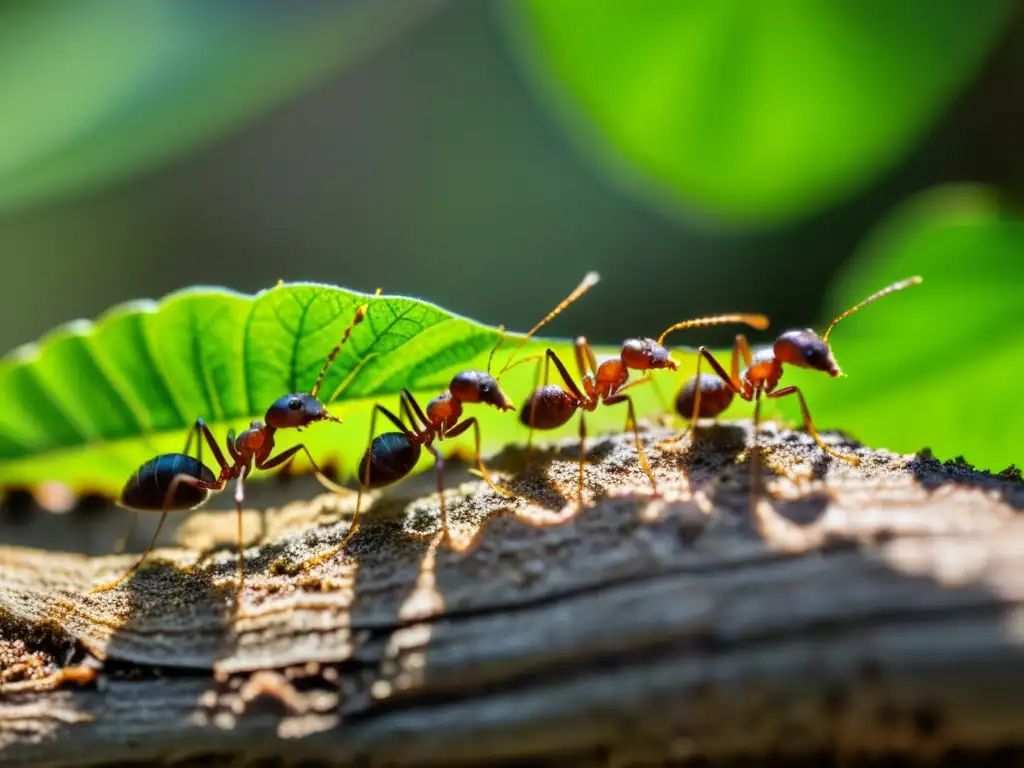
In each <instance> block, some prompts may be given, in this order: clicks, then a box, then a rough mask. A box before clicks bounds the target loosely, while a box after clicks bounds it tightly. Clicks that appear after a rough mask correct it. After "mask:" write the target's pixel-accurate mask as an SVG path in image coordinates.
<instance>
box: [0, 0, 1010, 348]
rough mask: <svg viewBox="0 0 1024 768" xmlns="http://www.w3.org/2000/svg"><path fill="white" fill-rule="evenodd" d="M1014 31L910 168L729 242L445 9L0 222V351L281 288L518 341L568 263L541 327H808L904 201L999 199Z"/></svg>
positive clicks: (608, 337)
mask: <svg viewBox="0 0 1024 768" xmlns="http://www.w3.org/2000/svg"><path fill="white" fill-rule="evenodd" d="M1021 19H1022V15H1021V14H1020V13H1017V14H1016V18H1015V20H1014V22H1013V24H1012V25H1011V27H1010V29H1009V30H1008V32H1007V33H1006V34H1005V36H1004V38H1003V40H1002V42H1001V43H1000V44H999V45H998V46H997V48H996V50H995V52H994V53H993V55H991V56H990V58H989V60H988V62H987V63H986V65H985V66H984V67H983V70H982V72H981V74H980V75H979V76H977V77H976V78H974V79H973V82H972V83H971V85H970V86H969V87H968V88H967V89H966V91H964V92H963V93H961V94H960V95H959V96H957V97H956V98H955V99H954V102H953V104H952V106H951V107H950V108H949V109H948V110H947V111H946V113H945V115H944V116H943V117H942V119H941V120H940V121H939V122H938V123H937V124H936V125H935V126H934V127H933V128H932V129H931V130H930V131H929V132H928V134H927V136H926V138H925V140H924V141H923V142H921V143H920V144H919V145H918V146H917V148H916V149H915V150H914V151H913V152H912V153H911V154H910V156H909V157H906V158H905V159H904V160H903V161H902V162H901V163H899V164H898V165H897V166H896V167H895V168H893V169H891V170H890V171H889V172H888V173H886V174H884V175H883V176H882V177H881V178H880V179H878V180H877V181H876V183H874V184H873V185H871V186H870V187H868V188H867V189H864V190H862V191H861V192H860V193H858V194H856V195H854V196H853V197H852V198H849V199H847V200H846V201H845V202H843V203H842V204H840V205H838V206H835V207H833V208H831V209H829V210H826V211H825V212H824V213H821V214H819V215H815V216H813V217H812V218H810V219H804V220H802V221H800V222H799V223H797V224H793V225H788V226H786V227H783V228H781V229H778V230H776V231H772V232H767V233H766V232H760V233H750V232H739V231H733V230H729V229H727V228H720V229H717V230H715V229H712V228H709V227H707V226H703V225H702V226H697V225H693V224H686V223H684V222H683V221H682V220H681V219H678V218H670V217H669V216H667V215H663V214H662V213H659V212H658V211H656V210H654V209H653V208H652V207H650V206H647V205H645V204H644V203H642V202H639V201H637V200H635V199H633V198H631V197H630V196H628V195H627V194H626V193H625V192H622V191H620V190H619V189H618V188H617V187H615V186H614V185H613V184H611V183H609V182H608V181H607V180H606V179H605V178H604V177H603V176H602V174H601V173H600V172H599V171H598V170H596V169H594V168H593V167H592V166H591V165H590V164H589V163H588V162H587V161H586V158H585V157H583V156H582V153H581V152H579V151H578V150H577V148H576V147H575V146H573V145H572V144H571V142H570V141H569V139H568V138H567V136H566V135H565V134H564V132H563V131H562V130H560V129H559V127H558V126H557V125H556V124H555V122H554V121H553V120H551V119H550V115H548V114H547V113H546V112H545V111H544V109H543V105H542V104H541V103H540V102H539V100H538V98H537V96H536V95H535V93H534V92H533V90H532V89H531V87H530V84H529V83H528V82H527V80H526V78H525V76H524V74H523V73H522V71H521V68H520V67H519V66H517V64H516V61H515V60H514V57H513V54H512V52H511V51H510V50H509V48H508V46H507V45H506V41H505V39H504V36H503V35H502V33H501V30H500V28H499V21H498V18H497V16H496V14H495V13H494V11H493V9H492V8H491V7H490V6H489V5H488V4H484V3H475V2H461V3H459V2H456V3H450V4H447V5H442V6H440V7H439V8H438V9H437V10H436V11H434V12H432V13H429V14H427V15H425V17H424V19H423V20H422V21H421V22H419V23H418V24H416V25H415V26H414V27H413V28H411V29H410V30H408V31H407V32H405V33H404V34H402V35H400V36H399V37H397V38H396V39H394V40H392V41H390V42H389V43H388V44H387V45H386V46H384V47H383V48H381V49H379V50H377V51H375V52H374V53H373V54H372V55H371V56H369V57H368V58H366V59H365V60H364V61H362V62H361V63H359V64H358V65H356V66H354V67H351V68H348V69H346V70H344V71H342V72H340V73H338V74H336V75H332V76H331V77H330V78H329V79H328V80H327V81H326V82H324V83H322V84H320V85H317V86H315V87H313V88H312V89H311V90H307V91H306V92H304V93H303V94H301V95H300V96H298V97H297V98H293V99H291V100H289V101H288V102H287V103H285V104H284V105H283V106H281V107H279V108H277V109H275V110H274V111H273V112H272V113H271V114H270V115H269V116H266V117H264V118H261V119H260V120H259V121H258V122H256V123H253V124H250V125H248V126H246V127H244V128H243V129H241V130H240V131H237V132H235V133H234V134H233V135H231V136H229V137H227V138H224V139H221V140H218V141H216V142H214V143H213V144H212V145H207V146H205V147H203V148H201V149H200V150H199V151H196V152H194V153H192V154H190V155H188V156H187V157H185V158H184V159H182V160H180V161H178V162H173V163H170V164H168V165H164V166H161V167H159V168H157V169H155V170H150V171H147V172H145V173H143V174H142V175H141V176H135V177H132V178H130V179H128V180H124V181H118V182H115V183H113V184H111V185H106V186H103V187H101V188H99V189H93V190H89V191H86V192H80V193H78V194H75V195H73V196H71V197H68V198H64V199H61V200H59V201H56V202H52V203H48V204H43V205H41V206H36V207H33V208H30V209H25V210H21V211H15V212H9V213H0V254H2V255H3V257H2V258H3V262H2V263H3V280H2V281H0V306H3V307H4V314H3V316H4V323H3V325H2V326H0V347H2V348H4V349H7V348H11V347H13V346H15V345H17V344H20V343H23V342H26V341H30V340H33V339H34V338H36V337H37V336H39V335H40V334H41V333H43V332H44V331H46V330H47V329H49V328H50V327H52V326H54V325H56V324H58V323H61V322H64V321H67V320H71V319H74V318H78V317H93V316H95V315H97V314H98V313H100V312H102V311H103V310H105V309H106V308H108V307H109V306H111V305H112V304H115V303H118V302H120V301H123V300H127V299H132V298H137V297H154V298H155V297H159V296H160V295H162V294H164V293H166V292H168V291H171V290H174V289H176V288H180V287H183V286H187V285H192V284H197V283H198V284H213V285H226V286H230V287H232V288H236V289H239V290H243V291H255V290H259V289H261V288H265V287H267V286H269V285H272V284H273V283H274V282H276V281H277V280H278V279H279V278H280V279H285V280H289V281H291V280H316V281H324V282H330V283H336V284H339V285H343V286H346V287H351V288H355V289H360V290H366V291H371V290H373V289H374V288H376V287H378V286H380V287H382V288H384V290H385V291H386V292H391V293H408V294H413V295H417V296H421V297H423V298H426V299H428V300H431V301H434V302H436V303H438V304H440V305H442V306H444V307H446V308H449V309H451V310H453V311H456V312H459V313H461V314H465V315H468V316H470V317H473V318H476V319H479V320H481V321H484V322H488V323H492V324H497V323H505V324H506V325H508V326H510V327H511V328H515V329H526V328H528V327H529V326H530V325H532V324H533V322H534V321H535V320H536V319H538V318H539V317H540V316H541V315H543V314H544V313H545V312H546V311H547V310H548V309H549V308H550V307H551V305H552V304H553V303H554V302H555V301H556V300H557V299H559V298H560V297H561V296H562V295H564V294H565V293H566V291H567V290H568V289H569V288H570V287H571V286H572V285H575V283H576V282H577V281H578V280H579V278H580V277H581V276H582V274H583V272H584V271H586V270H588V269H597V270H599V271H600V272H601V273H602V276H603V278H604V282H603V283H602V284H601V285H600V286H599V287H598V288H597V289H595V290H594V291H592V292H591V294H590V295H588V296H587V298H586V300H585V301H583V302H581V303H579V304H578V305H577V306H576V307H574V308H573V310H572V313H571V316H570V315H569V314H567V315H566V316H565V319H564V320H561V321H559V323H558V324H557V325H555V326H553V327H552V333H553V334H555V335H563V336H565V335H575V334H578V333H584V334H586V335H588V336H589V337H590V338H592V339H594V340H596V341H599V342H604V343H615V342H617V341H618V340H620V339H622V338H623V337H625V336H628V335H635V334H654V333H657V332H658V331H659V330H660V329H661V328H662V327H664V326H666V325H668V324H670V323H672V322H674V321H676V320H680V319H683V318H685V317H690V316H694V315H698V314H704V313H712V312H722V311H730V310H744V311H761V312H765V313H767V314H768V315H770V316H771V317H772V320H773V327H774V328H779V327H783V326H794V325H796V326H804V325H808V324H810V323H813V322H816V321H818V320H819V319H820V317H821V315H822V312H823V309H822V295H823V291H824V290H825V288H826V286H827V285H828V283H829V280H830V278H831V277H832V276H833V274H834V273H835V271H836V269H837V268H838V267H839V266H840V265H841V264H842V263H843V262H844V261H845V260H846V259H848V258H849V257H850V255H851V253H852V252H853V251H854V249H855V247H856V246H857V244H858V243H859V242H860V241H861V240H862V238H863V237H864V236H865V234H866V233H867V232H869V231H870V230H871V228H872V227H874V226H876V225H877V224H878V223H879V222H880V221H881V220H882V219H883V218H884V217H885V215H886V214H887V213H889V212H890V211H891V210H892V209H893V207H894V206H895V205H896V204H898V203H899V202H900V201H901V200H903V199H905V198H906V197H907V196H908V195H910V194H912V193H914V192H916V191H918V190H921V189H924V188H927V187H929V186H932V185H934V184H937V183H940V182H943V181H958V180H967V179H969V180H972V181H980V182H994V183H996V184H998V185H999V186H1001V187H1002V188H1003V189H1004V190H1005V191H1006V192H1008V193H1009V194H1011V195H1014V196H1016V197H1018V198H1019V193H1020V191H1021V188H1022V184H1024V161H1022V159H1021V158H1022V154H1021V152H1020V151H1019V144H1020V141H1021V136H1024V110H1022V109H1021V106H1020V105H1021V104H1024V53H1022V51H1024V46H1022V44H1021V43H1022V41H1024V25H1022V21H1021ZM766 286H768V288H767V289H766ZM570 318H571V319H570ZM731 332H732V331H731V330H728V329H723V330H721V331H720V332H718V333H715V332H709V333H707V334H706V335H705V336H704V337H702V339H701V340H702V341H703V340H705V339H708V340H710V341H712V342H715V343H723V344H724V343H726V341H727V340H728V338H729V335H730V333H731ZM678 341H679V343H684V344H685V343H690V340H689V339H684V338H682V337H680V338H679V340H678Z"/></svg>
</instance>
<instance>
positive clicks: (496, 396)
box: [449, 371, 515, 411]
mask: <svg viewBox="0 0 1024 768" xmlns="http://www.w3.org/2000/svg"><path fill="white" fill-rule="evenodd" d="M449 390H450V391H451V392H452V394H453V395H454V396H455V398H456V399H457V400H461V401H462V402H484V403H486V404H488V406H494V407H495V408H497V409H499V410H500V411H515V406H513V404H512V401H511V400H510V399H509V398H508V397H506V396H505V392H503V391H502V387H501V385H500V384H499V383H498V380H497V379H496V378H495V377H494V376H492V375H490V374H485V373H483V371H463V372H462V373H461V374H456V376H455V378H454V379H452V383H451V384H449Z"/></svg>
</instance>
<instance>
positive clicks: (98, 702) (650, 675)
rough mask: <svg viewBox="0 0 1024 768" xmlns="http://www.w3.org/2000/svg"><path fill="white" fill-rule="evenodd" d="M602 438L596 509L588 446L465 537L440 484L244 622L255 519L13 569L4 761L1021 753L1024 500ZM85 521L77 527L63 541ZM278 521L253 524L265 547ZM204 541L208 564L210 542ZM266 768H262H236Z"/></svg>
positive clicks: (318, 509)
mask: <svg viewBox="0 0 1024 768" xmlns="http://www.w3.org/2000/svg"><path fill="white" fill-rule="evenodd" d="M668 434H669V433H667V432H659V431H657V430H655V431H652V432H650V433H648V434H647V435H646V441H647V443H646V444H647V445H648V451H649V456H650V458H651V463H652V465H653V466H654V468H655V471H656V472H657V475H658V478H659V481H660V484H661V487H660V491H661V495H660V496H659V497H654V496H652V494H651V489H650V486H649V484H647V480H646V478H645V477H644V475H643V474H642V473H641V472H640V471H639V469H638V466H637V462H636V456H635V449H634V446H633V443H632V440H631V438H629V437H628V436H625V437H624V436H615V437H609V438H604V439H600V440H597V441H595V442H594V443H593V445H592V446H591V450H590V451H589V452H588V457H589V458H588V460H589V463H588V464H587V466H586V477H587V492H588V500H589V499H592V498H593V497H595V496H596V497H597V498H596V500H594V501H593V503H588V505H587V507H586V508H585V509H584V510H582V511H581V512H580V511H578V510H576V509H575V507H574V505H573V504H572V496H573V494H574V493H575V481H576V464H575V463H574V461H575V458H576V456H577V453H576V448H575V446H574V445H571V444H570V445H567V446H565V447H564V450H563V451H562V452H561V453H559V452H555V451H550V452H545V453H539V454H537V455H535V456H534V457H533V466H534V469H523V468H522V462H523V459H524V457H523V455H522V454H521V453H519V452H516V451H511V450H510V451H507V452H506V453H505V454H503V455H502V456H500V457H497V458H496V459H495V460H494V467H495V468H496V469H498V470H502V469H505V470H512V469H515V472H514V473H513V472H506V473H505V477H506V479H507V481H508V482H509V483H510V486H511V487H512V488H513V489H514V490H515V491H516V492H517V493H518V494H520V495H521V496H522V497H523V498H520V499H510V498H506V497H503V496H500V495H499V494H496V493H494V492H493V491H491V490H490V489H488V488H487V486H486V485H484V484H483V483H481V482H478V481H476V480H474V479H466V480H465V481H464V482H462V483H460V484H458V485H457V486H456V487H454V488H452V489H451V490H450V491H449V493H448V496H447V499H448V504H449V513H450V516H451V520H452V533H453V540H452V541H451V542H442V541H441V540H440V535H439V510H438V504H437V499H436V496H432V495H430V493H429V490H430V487H431V484H432V483H433V482H434V480H433V477H432V476H431V475H430V474H427V475H424V476H421V477H419V478H415V479H414V480H412V481H410V482H409V483H407V484H405V485H403V486H398V487H397V488H396V489H394V491H393V492H392V493H390V494H388V495H385V496H382V497H379V498H372V497H371V499H370V501H372V502H373V503H372V505H371V507H370V509H369V513H368V515H367V516H366V517H365V518H364V524H363V526H362V528H361V530H360V532H359V533H358V534H357V536H356V537H355V538H354V539H353V540H352V543H351V545H350V547H349V549H348V551H347V552H346V553H345V554H340V555H337V556H335V557H333V558H332V559H330V560H329V561H327V562H326V563H324V564H323V565H320V566H317V567H315V568H313V569H311V570H309V571H305V570H303V569H302V568H301V563H302V562H303V561H304V560H305V559H306V558H309V557H311V556H313V555H315V554H317V553H318V552H322V551H324V550H326V549H327V548H329V547H330V546H331V545H332V544H334V543H336V542H337V541H338V540H339V539H340V537H341V536H342V535H343V534H344V532H345V530H346V529H347V520H346V519H341V520H339V519H338V518H339V517H342V518H344V517H346V515H347V513H348V512H350V510H351V508H352V506H353V505H352V503H351V500H350V499H343V500H342V499H339V498H338V497H333V496H330V495H321V496H318V497H316V498H315V499H314V500H313V501H311V502H300V503H293V504H290V505H286V506H284V507H281V508H280V509H276V510H271V511H270V512H269V513H268V514H267V515H265V517H264V519H265V521H266V530H265V531H264V533H265V538H264V540H263V542H262V543H260V544H258V545H254V546H253V547H252V548H250V549H249V551H248V552H247V561H248V567H247V574H246V584H245V591H244V593H243V594H242V599H241V603H240V604H236V602H235V590H234V585H235V568H236V565H237V558H236V557H235V556H234V554H233V553H232V551H231V549H230V548H228V547H222V548H220V549H215V550H213V551H212V552H211V551H207V552H206V554H197V552H198V550H197V549H196V548H195V547H197V546H200V547H203V548H207V549H208V545H209V541H212V540H218V541H224V540H227V541H230V540H231V535H232V532H233V530H234V521H233V518H232V516H231V515H226V514H222V513H217V514H214V513H207V514H205V515H197V516H195V517H193V518H192V519H191V521H190V524H189V525H188V526H187V530H186V531H185V538H186V539H187V540H189V541H190V542H191V543H192V545H193V548H167V549H162V550H159V551H158V553H157V556H156V557H155V558H154V561H153V562H152V563H151V564H150V566H149V567H147V568H145V569H143V570H142V571H141V572H140V573H138V574H137V575H136V576H134V577H133V578H132V579H130V580H129V581H127V582H126V583H125V584H124V585H122V586H121V587H119V588H117V589H116V590H114V591H111V592H107V593H103V594H98V595H87V594H86V593H87V591H88V589H89V588H90V586H92V585H95V584H99V583H101V582H103V581H105V580H108V579H110V578H111V577H113V576H115V575H116V574H117V572H118V570H119V569H121V568H123V567H125V566H126V564H128V563H129V562H130V561H131V559H130V557H127V556H121V557H102V558H88V557H84V556H81V555H68V554H60V553H55V552H43V551H37V550H30V549H24V548H13V547H9V548H6V549H3V550H0V634H2V640H0V692H2V693H0V695H2V701H0V763H3V764H4V765H34V766H44V765H45V766H58V765H60V766H84V765H96V764H104V765H114V764H119V763H128V762H139V763H146V764H154V763H159V762H170V761H177V764H182V763H183V762H185V763H188V762H190V761H194V764H196V765H199V764H212V763H213V761H220V760H224V761H228V760H239V759H242V760H243V762H244V759H250V760H257V759H262V758H267V759H270V758H278V759H281V760H285V761H287V762H289V763H290V762H295V761H300V760H309V761H313V762H316V763H323V764H328V763H330V764H343V765H344V764H369V765H378V764H389V765H407V766H411V765H441V764H444V765H448V764H453V763H464V764H473V765H502V764H506V763H508V764H511V763H512V762H513V761H521V760H525V759H530V758H533V759H536V760H540V761H543V760H549V761H557V762H558V764H560V765H577V764H578V765H592V764H595V765H596V764H601V765H608V764H620V765H624V764H637V763H644V764H668V763H686V762H687V761H689V760H691V759H704V760H711V761H716V760H724V759H732V758H749V759H752V760H754V761H755V762H756V763H757V764H760V762H761V761H762V760H763V759H765V758H766V757H768V756H773V755H774V756H777V757H779V756H785V757H790V758H813V757H816V756H823V755H827V756H831V757H843V758H852V757H857V756H871V755H882V754H886V755H891V754H895V755H902V756H905V757H910V758H914V759H919V760H931V759H936V758H938V757H940V756H942V755H946V754H948V753H950V752H951V751H956V750H959V751H961V753H962V754H964V755H970V754H981V753H988V752H991V751H992V750H999V749H1004V750H1005V749H1013V748H1021V747H1024V568H1022V567H1021V555H1022V554H1024V515H1022V514H1021V510H1022V508H1024V484H1022V483H1021V482H1020V481H1019V476H1017V478H1015V477H1013V476H1012V473H1006V474H1007V476H1006V478H1005V479H1001V478H997V477H993V476H991V475H988V474H986V473H981V472H976V471H974V470H972V469H970V468H968V467H966V466H964V465H961V464H940V463H939V462H937V461H935V460H934V459H932V458H930V457H929V456H927V455H919V456H899V455H894V454H891V453H887V452H882V451H873V450H868V449H865V448H862V447H857V446H856V444H851V443H850V441H848V440H847V439H845V438H843V437H842V436H839V435H830V436H828V439H829V440H830V442H832V443H834V444H836V445H837V446H841V447H842V448H843V449H845V450H854V449H855V450H856V451H857V452H858V454H859V455H860V456H861V457H862V459H863V463H862V466H861V467H859V468H854V467H849V466H846V465H843V464H839V463H837V462H835V461H834V460H830V459H828V460H826V459H825V458H823V455H822V453H821V451H820V450H819V449H818V448H817V447H816V446H815V445H814V444H813V442H812V441H811V440H810V439H809V438H808V436H807V435H805V434H803V433H792V432H777V431H775V429H774V428H773V427H772V426H770V425H769V427H768V428H767V430H766V432H765V433H764V434H763V435H762V443H764V444H765V446H766V447H765V458H766V461H765V465H764V471H763V473H762V476H763V479H764V483H765V487H766V489H767V491H768V497H767V498H766V503H761V504H759V505H758V507H757V509H756V511H755V510H752V509H751V508H750V505H749V504H748V497H749V489H750V483H749V478H750V473H749V472H748V462H747V461H746V458H745V457H746V455H747V452H746V450H745V446H746V445H747V441H748V440H749V432H748V431H747V428H746V426H743V425H730V426H722V427H717V428H714V429H711V430H708V431H703V432H701V433H700V434H699V438H698V441H697V443H696V445H694V446H693V447H692V448H691V447H690V446H688V445H686V444H682V445H676V446H672V445H668V444H666V445H665V446H664V450H662V449H660V448H659V447H658V446H657V443H658V440H661V439H664V438H666V437H667V436H668ZM65 522H67V521H60V520H56V519H55V520H54V521H53V523H52V524H53V525H61V524H64V523H65ZM255 523H256V520H255V518H254V517H251V518H249V519H247V523H246V524H247V527H248V529H249V530H255V529H256V527H257V526H256V524H255ZM203 539H207V541H205V542H204V541H202V540H203ZM236 764H237V763H236Z"/></svg>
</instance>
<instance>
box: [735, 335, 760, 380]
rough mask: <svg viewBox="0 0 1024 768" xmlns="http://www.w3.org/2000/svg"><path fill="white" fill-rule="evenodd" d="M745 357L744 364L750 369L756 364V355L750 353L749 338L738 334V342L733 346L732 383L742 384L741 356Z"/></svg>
mask: <svg viewBox="0 0 1024 768" xmlns="http://www.w3.org/2000/svg"><path fill="white" fill-rule="evenodd" d="M741 355H742V356H743V364H744V365H746V366H747V367H748V368H749V367H750V366H751V365H753V364H754V353H753V352H751V351H750V344H749V343H748V342H747V337H746V336H744V335H743V334H742V333H739V334H736V342H735V343H734V344H733V345H732V365H731V366H730V371H731V372H732V383H733V384H739V383H740V356H741Z"/></svg>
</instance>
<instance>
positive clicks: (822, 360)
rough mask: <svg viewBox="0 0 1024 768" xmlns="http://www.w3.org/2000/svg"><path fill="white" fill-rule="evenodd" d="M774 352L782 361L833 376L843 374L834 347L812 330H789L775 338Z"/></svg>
mask: <svg viewBox="0 0 1024 768" xmlns="http://www.w3.org/2000/svg"><path fill="white" fill-rule="evenodd" d="M774 352H775V358H776V359H777V360H779V361H780V362H783V363H789V364H790V365H795V366H798V367H800V368H812V369H814V370H815V371H824V372H825V373H827V374H828V375H829V376H831V377H832V378H836V377H838V376H841V375H842V371H840V370H839V364H838V363H836V359H835V357H834V356H833V355H832V348H831V347H830V346H829V345H828V342H827V341H825V340H824V339H822V338H821V337H820V336H818V334H816V333H815V332H814V331H812V330H806V331H787V332H786V333H784V334H782V335H781V336H779V338H778V339H776V340H775V347H774Z"/></svg>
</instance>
